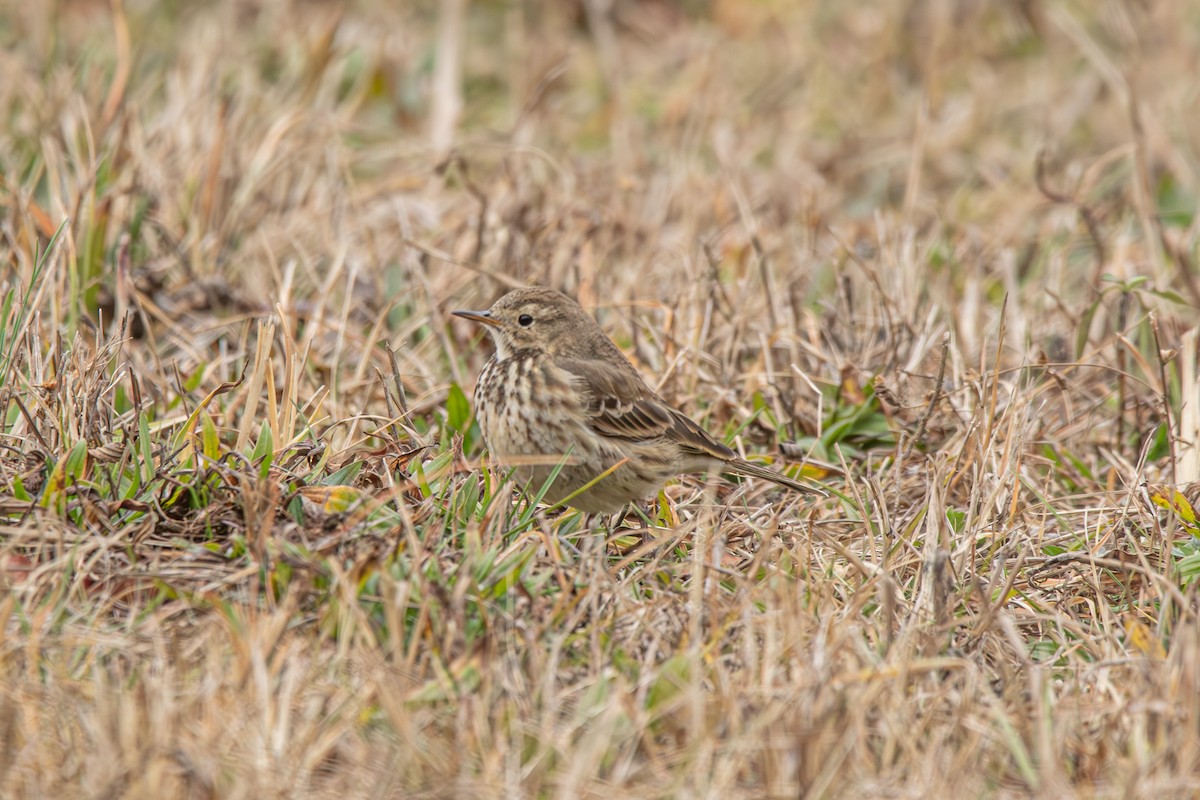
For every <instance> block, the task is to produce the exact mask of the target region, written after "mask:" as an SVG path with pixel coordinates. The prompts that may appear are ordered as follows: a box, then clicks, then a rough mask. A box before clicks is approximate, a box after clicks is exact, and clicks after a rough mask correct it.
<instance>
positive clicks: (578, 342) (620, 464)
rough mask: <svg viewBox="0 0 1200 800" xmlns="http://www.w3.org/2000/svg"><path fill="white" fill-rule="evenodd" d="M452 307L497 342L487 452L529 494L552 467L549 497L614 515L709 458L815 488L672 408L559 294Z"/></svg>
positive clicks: (479, 392)
mask: <svg viewBox="0 0 1200 800" xmlns="http://www.w3.org/2000/svg"><path fill="white" fill-rule="evenodd" d="M454 314H455V316H459V317H462V318H464V319H469V320H471V321H472V322H478V323H480V324H481V325H484V326H486V327H487V331H488V333H490V334H491V336H492V339H493V340H494V341H495V343H496V354H495V355H494V356H492V358H491V360H489V361H488V362H487V365H486V366H484V368H483V372H482V373H480V375H479V381H478V382H477V383H476V385H475V415H476V417H477V419H478V420H479V427H480V428H481V429H482V431H483V438H484V439H485V440H486V441H487V446H488V449H489V450H490V451H491V454H492V456H493V457H494V458H495V459H497V460H498V461H499V462H500V463H501V464H503V465H505V466H509V467H514V468H516V471H517V475H518V477H519V479H520V480H523V481H525V482H526V483H527V484H528V485H529V486H530V487H531V488H532V489H533V490H534V491H538V490H540V489H541V487H542V486H543V485H545V483H546V481H547V480H549V478H550V475H551V474H552V473H553V472H554V470H555V469H556V468H559V466H560V465H561V470H560V471H559V473H558V476H557V477H556V478H555V479H554V483H553V484H552V485H551V486H550V487H549V489H548V491H547V492H546V494H545V496H544V498H543V499H544V500H546V501H547V502H550V503H557V502H559V501H561V500H564V499H566V502H567V503H568V504H569V505H572V506H574V507H575V508H578V509H579V510H581V511H585V512H588V513H593V514H596V513H611V512H614V511H616V510H618V509H620V508H621V507H622V506H624V505H625V504H626V503H628V502H630V501H633V500H640V499H642V498H644V497H647V496H649V495H651V494H653V493H655V492H657V491H658V490H659V488H661V487H662V485H663V484H664V483H665V482H666V481H667V480H669V479H670V478H672V477H674V476H675V475H678V474H680V473H684V472H706V471H708V470H709V469H711V468H713V467H719V468H721V469H726V470H729V471H730V472H737V473H740V474H742V475H752V476H754V477H756V478H766V479H767V480H769V481H774V482H775V483H778V484H780V485H781V486H786V487H788V488H789V489H794V490H795V491H798V492H816V493H819V494H823V493H822V492H820V490H818V489H814V488H812V487H809V486H805V485H804V484H802V483H797V482H796V481H794V480H792V479H791V478H788V477H786V476H784V475H780V474H779V473H777V472H772V471H771V470H769V469H766V468H765V467H761V466H759V465H757V464H751V463H750V462H749V461H745V460H744V459H741V458H738V457H737V454H736V453H735V452H734V451H733V450H730V449H729V448H728V447H726V446H725V445H723V444H721V443H720V442H718V441H717V440H716V439H714V438H713V437H712V436H710V435H709V434H708V433H707V432H705V430H704V429H703V428H701V427H700V426H699V425H697V424H696V423H695V422H693V421H692V420H690V419H688V418H687V417H686V416H684V414H683V412H681V411H678V410H676V409H674V408H672V407H671V406H669V405H668V404H667V403H666V402H665V401H664V400H663V399H662V398H661V397H659V396H658V395H657V394H655V393H654V391H653V390H652V389H651V388H650V387H649V386H647V385H646V382H645V381H644V380H642V377H641V376H640V375H639V374H638V372H637V370H636V369H634V367H633V365H632V364H630V363H629V361H628V359H626V358H625V356H624V355H623V354H622V353H621V351H620V350H618V349H617V346H616V345H615V344H613V342H612V340H611V339H609V338H608V337H607V336H605V335H604V331H602V330H601V329H600V326H599V325H597V324H596V321H595V320H593V319H592V317H591V316H590V315H589V314H588V313H587V312H586V311H584V310H583V309H582V308H580V306H579V304H578V303H576V302H575V301H574V300H572V299H571V298H569V297H567V296H566V295H565V294H562V293H561V292H557V291H554V290H552V289H543V288H532V289H517V290H515V291H512V292H509V293H508V294H506V295H504V296H503V297H501V298H500V299H499V300H497V301H496V303H495V304H494V305H493V306H492V307H491V308H490V309H488V310H487V311H455V312H454ZM609 470H611V472H608V471H609ZM606 472H607V473H608V474H605V473H606ZM602 474H603V475H604V477H603V478H601V479H600V480H599V481H596V479H597V478H598V477H600V476H601V475H602ZM593 481H596V482H595V483H594V485H592V486H590V487H589V488H587V489H585V490H583V491H581V492H579V493H578V494H574V493H575V492H577V491H578V490H580V489H581V488H582V487H584V486H587V485H588V484H589V483H592V482H593ZM572 495H573V496H572ZM568 497H569V498H570V499H567V498H568Z"/></svg>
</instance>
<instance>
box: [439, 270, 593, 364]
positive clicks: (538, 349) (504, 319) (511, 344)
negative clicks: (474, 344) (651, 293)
mask: <svg viewBox="0 0 1200 800" xmlns="http://www.w3.org/2000/svg"><path fill="white" fill-rule="evenodd" d="M454 315H455V316H456V317H462V318H463V319H469V320H471V321H472V322H477V323H479V324H480V325H483V326H484V327H485V328H486V329H487V332H488V333H490V334H491V335H492V339H493V340H494V341H495V342H496V357H497V358H498V359H501V360H503V359H506V358H509V357H510V356H512V355H513V354H514V353H517V352H520V351H522V350H525V351H532V352H535V353H545V354H547V355H551V356H555V357H567V358H588V357H592V356H594V355H595V354H596V353H597V351H598V350H600V349H606V348H610V347H613V345H612V342H611V341H609V339H608V337H607V336H605V335H604V332H603V331H601V330H600V326H599V325H597V324H596V321H595V320H594V319H592V317H591V316H590V315H589V314H588V313H587V312H586V311H584V310H583V309H582V308H580V307H579V304H578V303H576V302H575V301H574V300H572V299H571V298H569V297H567V296H566V295H565V294H563V293H562V292H558V291H555V290H553V289H543V288H540V287H535V288H531V289H516V290H514V291H511V292H509V293H508V294H506V295H504V296H503V297H501V298H500V299H499V300H497V301H496V302H495V303H494V304H493V305H492V307H491V308H489V309H488V310H487V311H455V312H454Z"/></svg>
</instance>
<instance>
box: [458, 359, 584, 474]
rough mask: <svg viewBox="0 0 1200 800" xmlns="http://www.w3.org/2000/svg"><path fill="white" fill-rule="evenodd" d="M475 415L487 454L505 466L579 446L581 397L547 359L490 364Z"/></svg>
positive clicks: (477, 393)
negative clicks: (518, 458) (507, 462)
mask: <svg viewBox="0 0 1200 800" xmlns="http://www.w3.org/2000/svg"><path fill="white" fill-rule="evenodd" d="M475 413H476V417H477V418H478V420H479V427H480V430H481V431H482V432H483V437H484V439H485V440H486V442H487V446H488V450H490V451H491V452H492V454H493V455H494V456H496V457H498V458H499V459H501V461H504V460H506V459H509V460H511V458H512V457H513V456H538V455H546V456H551V457H555V456H562V455H564V454H565V453H566V452H567V451H568V450H571V449H573V447H578V439H579V438H580V437H579V430H580V426H581V420H582V418H583V416H582V410H581V407H580V402H579V398H578V393H577V392H576V391H575V389H574V388H573V387H572V385H571V383H570V380H569V377H568V376H567V375H566V373H565V372H563V371H562V370H560V369H557V368H555V367H554V365H553V364H551V363H549V361H548V359H547V358H546V357H545V356H544V355H540V354H533V353H522V352H518V353H515V354H514V355H512V356H511V357H509V358H505V359H496V358H493V359H492V360H490V361H488V363H487V365H486V366H485V367H484V368H483V372H481V373H480V375H479V382H478V383H477V384H476V386H475Z"/></svg>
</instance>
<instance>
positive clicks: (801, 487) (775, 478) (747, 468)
mask: <svg viewBox="0 0 1200 800" xmlns="http://www.w3.org/2000/svg"><path fill="white" fill-rule="evenodd" d="M724 466H725V467H726V468H727V469H729V470H730V471H731V472H736V473H738V474H739V475H749V476H750V477H753V478H763V479H765V480H768V481H771V482H772V483H778V484H779V485H780V486H786V487H787V488H789V489H791V490H792V491H795V492H803V493H807V494H819V495H821V496H822V497H828V496H829V493H828V492H826V491H824V490H822V489H818V488H817V487H816V486H812V485H809V484H806V483H800V482H799V481H794V480H792V479H791V478H789V477H788V476H787V475H782V474H780V473H778V472H775V471H774V470H770V469H767V468H766V467H763V466H760V465H758V464H754V463H752V462H749V461H746V460H744V459H741V458H733V459H730V460H729V461H726V462H725V465H724Z"/></svg>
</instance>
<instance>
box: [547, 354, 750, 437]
mask: <svg viewBox="0 0 1200 800" xmlns="http://www.w3.org/2000/svg"><path fill="white" fill-rule="evenodd" d="M557 363H558V365H559V366H560V367H562V368H563V369H564V370H566V371H567V372H568V373H569V374H570V375H571V378H572V380H573V381H574V383H575V386H576V387H577V388H578V389H580V391H581V392H582V393H583V394H584V395H585V396H586V397H587V400H586V402H585V411H586V413H587V414H588V423H589V424H590V425H591V427H592V429H593V430H594V431H596V433H597V434H599V435H601V436H608V437H611V438H614V439H626V440H631V441H639V440H644V439H658V438H661V437H668V438H670V439H673V440H675V441H676V442H678V443H679V444H681V445H682V446H683V447H685V448H687V449H688V450H692V451H694V452H695V453H697V454H699V455H708V456H712V457H713V458H719V459H722V460H725V459H730V458H733V457H734V455H735V454H734V452H733V451H732V450H730V449H729V448H728V447H726V446H725V445H723V444H721V443H720V442H718V441H717V440H716V439H714V438H713V437H712V436H710V435H709V434H708V432H707V431H705V430H704V429H703V428H701V427H700V426H699V425H697V424H696V423H695V422H693V421H692V420H690V419H688V418H687V417H686V416H684V414H683V413H682V412H680V411H677V410H676V409H674V408H672V407H671V406H669V405H667V404H666V403H665V402H664V401H663V400H662V398H660V397H659V396H658V395H656V394H655V393H654V391H653V390H652V389H651V388H650V387H649V386H647V385H646V382H645V381H643V380H642V379H641V377H640V376H639V375H638V374H637V372H636V371H635V370H634V369H633V368H632V367H626V368H622V367H618V366H613V365H611V364H607V363H605V362H603V361H582V360H574V359H560V360H558V361H557Z"/></svg>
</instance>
